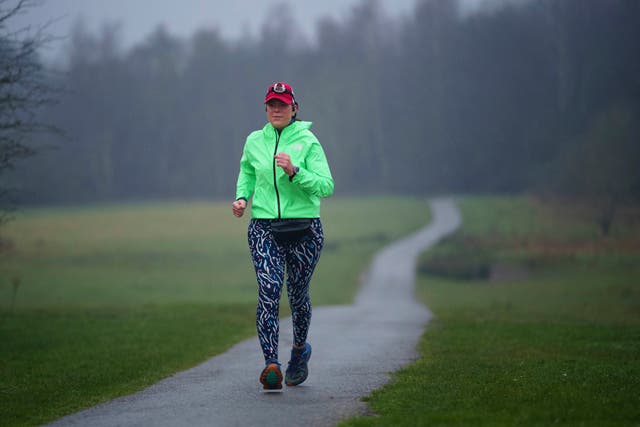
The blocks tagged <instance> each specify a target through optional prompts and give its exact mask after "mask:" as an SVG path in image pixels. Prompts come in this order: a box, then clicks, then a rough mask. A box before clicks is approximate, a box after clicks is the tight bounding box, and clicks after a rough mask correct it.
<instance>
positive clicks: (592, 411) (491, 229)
mask: <svg viewBox="0 0 640 427" xmlns="http://www.w3.org/2000/svg"><path fill="white" fill-rule="evenodd" d="M459 205H460V207H461V209H462V212H463V217H464V221H465V223H464V225H463V227H462V229H461V230H460V231H459V232H458V233H457V234H456V235H454V236H452V237H451V238H449V239H447V240H446V241H445V242H443V243H442V244H440V245H439V246H438V247H436V248H435V249H434V250H431V251H428V252H427V253H426V254H425V255H424V256H423V257H422V259H421V262H420V269H421V271H422V272H421V274H420V275H419V280H418V293H419V295H420V297H421V298H422V299H423V300H424V301H425V303H426V304H427V305H428V306H429V307H430V308H431V309H432V311H433V312H434V314H435V316H436V317H435V319H434V320H433V321H432V323H431V324H430V325H429V327H428V328H427V331H426V333H425V335H424V336H423V338H422V340H421V343H420V353H421V357H420V358H419V360H418V361H417V362H416V363H414V364H412V365H410V366H409V367H407V368H406V369H404V370H402V371H401V372H399V373H398V374H397V375H394V380H393V381H392V382H391V383H390V384H389V385H388V386H387V387H385V388H383V389H382V390H380V391H376V392H374V393H373V394H372V396H370V397H369V398H368V399H367V400H368V401H369V404H370V405H371V407H372V409H373V411H374V412H375V413H376V414H378V416H376V417H364V418H357V419H354V420H349V421H348V422H345V423H343V424H341V425H343V426H432V425H437V426H443V425H465V426H466V425H468V426H479V425H487V426H512V425H527V426H528V425H536V426H537V425H539V426H547V425H576V426H578V425H579V426H637V425H640V216H638V211H637V210H626V211H625V212H621V213H620V216H619V217H618V218H617V222H616V224H615V226H614V229H613V230H612V232H611V235H610V236H608V237H603V236H601V235H600V234H599V233H598V231H597V229H596V227H595V226H594V224H593V222H591V221H590V220H589V217H588V216H587V215H584V212H583V213H580V212H576V211H575V210H574V209H569V208H566V207H565V208H563V209H557V208H553V209H552V208H551V207H550V206H548V205H546V204H543V203H541V202H539V201H536V200H532V199H528V198H513V199H511V198H466V199H463V200H461V201H460V203H459Z"/></svg>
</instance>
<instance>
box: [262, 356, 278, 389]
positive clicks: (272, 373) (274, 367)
mask: <svg viewBox="0 0 640 427" xmlns="http://www.w3.org/2000/svg"><path fill="white" fill-rule="evenodd" d="M260 382H261V383H262V388H264V389H265V390H280V389H281V388H282V371H281V370H280V364H279V363H278V362H277V361H276V360H269V361H267V364H266V366H265V368H264V369H263V370H262V373H261V374H260Z"/></svg>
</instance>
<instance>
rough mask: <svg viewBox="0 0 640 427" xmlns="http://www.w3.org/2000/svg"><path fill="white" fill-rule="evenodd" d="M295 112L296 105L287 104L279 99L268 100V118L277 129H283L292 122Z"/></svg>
mask: <svg viewBox="0 0 640 427" xmlns="http://www.w3.org/2000/svg"><path fill="white" fill-rule="evenodd" d="M294 114H295V106H293V105H289V104H285V103H284V102H282V101H280V100H279V99H272V100H270V101H269V102H267V120H269V123H271V124H272V125H273V127H274V128H276V129H282V128H284V127H285V126H287V125H288V124H289V123H290V122H291V118H292V117H293V115H294Z"/></svg>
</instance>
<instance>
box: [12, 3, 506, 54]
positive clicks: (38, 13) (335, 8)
mask: <svg viewBox="0 0 640 427" xmlns="http://www.w3.org/2000/svg"><path fill="white" fill-rule="evenodd" d="M379 1H380V3H381V4H382V6H383V8H384V10H385V11H386V12H387V13H388V14H389V15H390V16H392V17H401V16H406V15H408V14H410V13H411V11H412V10H413V8H414V6H415V2H416V0H379ZM487 1H490V2H496V1H505V0H462V3H463V4H464V5H465V7H466V9H467V10H472V9H475V8H477V7H478V5H479V4H482V3H484V2H487ZM509 1H513V0H509ZM358 3H360V1H359V0H347V1H345V0H323V1H308V0H307V1H304V0H298V1H293V0H289V1H283V0H243V1H234V2H233V1H232V2H229V1H215V0H182V1H179V2H178V1H175V0H154V1H149V0H109V1H104V0H40V4H39V5H38V6H36V7H34V8H32V9H30V10H28V11H27V12H26V13H24V14H22V15H21V16H18V17H16V18H15V19H13V20H12V21H11V22H10V25H12V26H13V28H14V29H19V28H24V27H26V26H32V27H34V28H35V27H39V26H41V25H43V24H44V23H47V22H49V26H48V27H47V33H48V34H50V35H53V36H55V37H60V38H62V39H64V38H65V37H67V36H68V35H69V32H70V30H71V28H72V27H73V25H75V24H76V23H77V22H78V21H79V20H82V21H83V22H84V24H85V26H86V28H87V29H88V30H89V31H90V32H97V31H98V30H99V29H100V27H101V26H102V25H104V24H105V23H120V24H121V28H120V35H121V37H122V39H121V40H120V41H121V43H122V46H123V47H124V48H128V47H130V46H132V45H134V44H136V43H138V42H140V41H141V40H143V39H144V38H145V37H146V36H147V35H148V34H150V33H151V32H152V31H153V30H154V29H155V28H156V27H157V26H158V25H164V26H165V27H166V28H167V29H168V30H169V32H170V33H172V34H174V35H176V36H179V37H189V36H191V35H192V34H193V33H194V32H195V31H196V30H197V29H200V28H209V29H213V28H215V29H218V30H219V31H220V32H221V33H222V35H223V36H224V37H226V38H228V39H237V38H239V37H240V36H241V35H242V34H244V33H247V32H248V33H249V34H251V35H259V33H260V28H261V25H262V23H263V21H264V18H265V16H266V14H267V12H268V11H269V10H270V9H271V8H272V7H274V6H275V5H283V4H284V5H288V7H289V8H290V12H291V13H292V15H293V16H294V17H295V18H296V22H297V23H298V25H299V29H300V30H301V31H302V32H303V36H305V37H307V39H308V40H309V41H313V38H314V29H315V24H316V22H317V20H318V19H319V18H321V17H326V16H330V17H332V18H334V19H336V20H338V21H342V20H343V19H342V17H344V16H346V15H348V13H349V11H350V10H351V8H352V7H353V5H355V4H358ZM63 45H64V41H62V42H59V43H56V44H55V46H52V47H50V49H49V52H48V54H49V55H52V56H54V55H55V54H56V53H57V52H58V51H59V50H60V49H61V48H62V46H63ZM45 54H46V53H45Z"/></svg>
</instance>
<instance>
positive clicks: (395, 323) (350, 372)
mask: <svg viewBox="0 0 640 427" xmlns="http://www.w3.org/2000/svg"><path fill="white" fill-rule="evenodd" d="M431 206H432V210H433V213H434V217H433V222H432V223H431V224H430V225H429V226H427V227H426V228H424V229H423V230H421V231H418V232H417V233H415V234H413V235H411V236H409V237H407V238H405V239H402V240H400V241H398V242H395V243H393V244H391V245H390V246H388V247H386V248H385V249H383V250H382V251H380V252H379V253H378V254H377V255H376V257H375V259H374V261H373V263H372V265H371V267H370V269H369V272H368V274H367V278H366V279H365V283H364V285H363V287H362V290H361V291H360V293H359V294H358V296H357V299H356V303H355V304H354V305H351V306H334V307H317V308H314V311H313V321H312V324H311V330H310V333H309V342H311V343H312V345H313V357H312V358H311V361H310V363H309V370H310V373H309V378H308V379H307V381H306V382H305V383H303V384H302V385H300V386H298V387H290V388H289V387H285V388H284V390H283V392H281V393H265V392H263V391H262V389H261V386H260V384H259V383H258V376H259V373H260V370H261V368H262V366H263V363H264V362H263V360H262V356H261V353H260V350H259V345H258V341H257V337H255V338H252V339H249V340H246V341H243V342H241V343H240V344H237V345H236V346H234V347H232V348H231V349H230V350H229V351H227V352H226V353H224V354H222V355H219V356H216V357H214V358H212V359H209V360H208V361H206V362H204V363H202V364H201V365H198V366H196V367H195V368H192V369H189V370H187V371H184V372H180V373H177V374H175V375H173V376H171V377H169V378H167V379H165V380H163V381H161V382H159V383H157V384H155V385H153V386H151V387H149V388H147V389H146V390H143V391H141V392H139V393H136V394H133V395H130V396H126V397H122V398H119V399H115V400H113V401H111V402H108V403H106V404H103V405H99V406H96V407H93V408H90V409H87V410H85V411H82V412H79V413H76V414H73V415H70V416H67V417H64V418H62V419H60V420H58V421H56V422H54V423H52V424H51V425H52V426H93V427H96V426H243V427H245V426H290V425H291V426H292V425H303V426H306V427H309V426H332V425H335V424H336V423H337V422H338V421H339V420H341V419H344V418H348V417H350V416H353V415H358V414H362V413H365V412H366V405H365V404H364V403H362V402H361V401H360V398H361V397H362V396H365V395H367V394H369V393H370V392H371V391H372V390H374V389H376V388H379V387H381V386H382V385H384V384H385V383H386V382H387V381H388V380H389V378H390V377H389V375H388V373H389V372H391V371H395V370H397V369H398V368H400V367H401V366H403V365H405V364H407V363H409V362H410V361H412V360H413V359H414V358H415V356H416V353H415V348H416V344H417V342H418V340H419V338H420V336H421V334H422V332H423V330H424V327H425V325H426V324H427V322H428V321H429V319H430V317H431V313H430V312H429V310H428V309H426V308H425V307H424V306H423V305H421V304H418V303H417V302H415V300H414V297H413V284H414V278H415V273H414V270H415V261H416V257H417V256H418V255H419V253H420V252H421V251H423V250H424V249H426V248H427V247H429V246H431V245H433V244H435V243H436V242H437V241H438V240H439V239H441V238H442V237H443V236H445V235H447V234H448V233H450V232H452V231H453V230H455V229H456V227H457V226H458V225H459V223H460V216H459V214H458V211H457V209H456V207H455V205H454V204H453V202H451V201H450V200H436V201H433V202H432V204H431ZM280 330H281V335H283V337H282V338H281V342H280V346H281V347H280V348H281V350H280V352H281V359H284V361H285V365H286V360H288V349H289V348H290V346H291V338H290V335H291V321H290V319H286V320H284V321H283V322H282V324H281V328H280Z"/></svg>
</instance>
